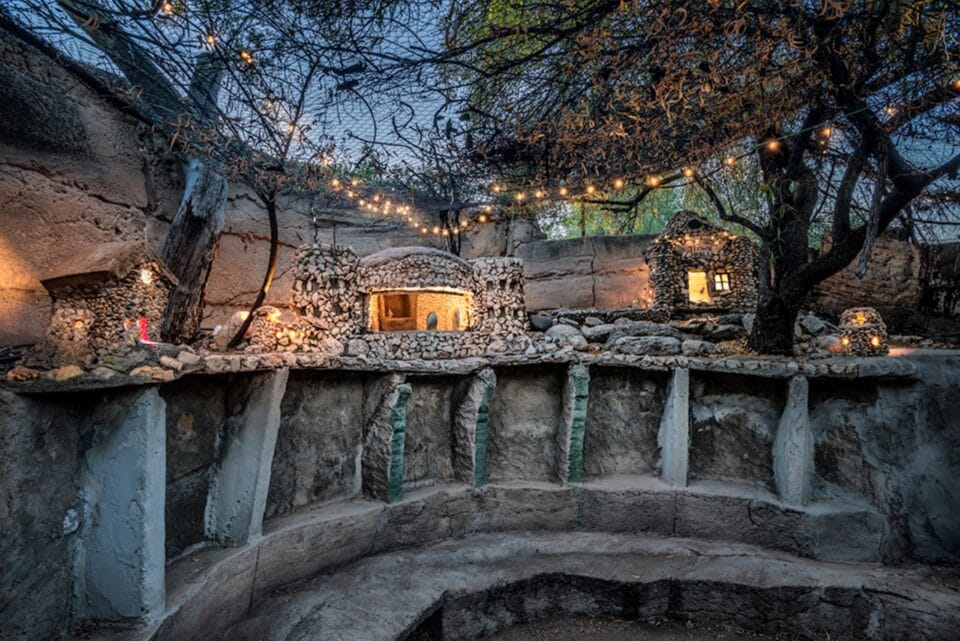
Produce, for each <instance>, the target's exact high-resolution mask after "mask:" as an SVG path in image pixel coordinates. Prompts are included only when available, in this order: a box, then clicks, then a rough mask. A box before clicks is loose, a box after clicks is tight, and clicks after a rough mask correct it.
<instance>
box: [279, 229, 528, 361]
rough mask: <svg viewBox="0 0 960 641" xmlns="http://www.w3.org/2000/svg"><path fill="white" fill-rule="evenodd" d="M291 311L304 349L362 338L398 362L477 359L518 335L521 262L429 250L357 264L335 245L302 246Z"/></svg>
mask: <svg viewBox="0 0 960 641" xmlns="http://www.w3.org/2000/svg"><path fill="white" fill-rule="evenodd" d="M292 310H293V312H294V315H295V316H296V318H297V321H298V323H299V327H300V328H301V330H300V331H303V332H304V334H305V336H304V340H303V347H304V348H305V349H310V348H320V347H321V345H322V342H323V340H324V339H326V338H334V339H337V340H344V339H352V338H358V337H359V338H362V339H363V340H364V341H365V342H366V343H367V344H368V345H369V347H370V349H371V350H373V351H374V352H376V353H379V354H381V355H387V356H394V357H398V358H419V357H423V358H457V357H464V356H473V355H478V354H482V353H483V352H484V351H485V350H486V349H488V348H489V347H490V345H491V343H492V342H493V341H494V339H495V338H497V337H500V338H503V337H516V336H521V335H523V334H524V330H525V329H526V324H527V313H526V306H525V304H524V296H523V262H522V261H521V260H520V259H519V258H478V259H475V260H471V261H467V260H463V259H462V258H460V257H458V256H455V255H453V254H450V253H448V252H444V251H440V250H437V249H432V248H429V247H397V248H391V249H385V250H383V251H380V252H377V253H375V254H371V255H369V256H364V257H363V258H359V257H358V256H357V255H356V254H355V253H354V252H353V250H351V249H350V248H348V247H343V246H340V245H336V246H333V245H310V246H306V247H302V248H301V249H300V250H299V252H298V254H297V258H296V265H295V268H294V286H293V300H292Z"/></svg>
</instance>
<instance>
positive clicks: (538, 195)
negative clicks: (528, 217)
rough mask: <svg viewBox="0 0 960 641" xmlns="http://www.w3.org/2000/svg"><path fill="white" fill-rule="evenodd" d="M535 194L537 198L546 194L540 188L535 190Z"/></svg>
mask: <svg viewBox="0 0 960 641" xmlns="http://www.w3.org/2000/svg"><path fill="white" fill-rule="evenodd" d="M533 195H534V196H536V197H537V198H543V197H544V196H545V195H546V194H544V193H543V190H542V189H538V190H537V191H535V192H534V194H533Z"/></svg>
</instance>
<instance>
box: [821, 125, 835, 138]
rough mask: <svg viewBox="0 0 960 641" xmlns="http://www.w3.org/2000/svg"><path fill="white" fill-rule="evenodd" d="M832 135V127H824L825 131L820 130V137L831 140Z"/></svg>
mask: <svg viewBox="0 0 960 641" xmlns="http://www.w3.org/2000/svg"><path fill="white" fill-rule="evenodd" d="M832 133H833V129H831V128H830V127H824V128H823V129H821V130H820V135H821V136H823V137H824V138H829V137H830V135H831V134H832Z"/></svg>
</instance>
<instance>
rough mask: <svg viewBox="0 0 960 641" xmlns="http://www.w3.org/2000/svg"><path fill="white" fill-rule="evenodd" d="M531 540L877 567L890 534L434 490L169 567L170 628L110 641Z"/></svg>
mask: <svg viewBox="0 0 960 641" xmlns="http://www.w3.org/2000/svg"><path fill="white" fill-rule="evenodd" d="M526 531H538V532H569V531H581V532H583V531H586V532H608V533H610V532H612V533H621V532H628V533H636V532H644V533H648V534H652V535H655V536H661V537H676V536H680V537H691V536H697V537H701V538H706V539H713V540H725V541H734V542H737V543H742V544H751V545H758V546H762V547H763V548H766V549H777V550H781V551H784V552H787V553H792V554H798V555H800V556H805V557H813V558H821V559H833V560H844V561H871V562H873V561H879V560H880V559H881V557H882V544H883V541H884V538H885V535H886V526H885V523H884V521H883V519H882V518H881V517H880V515H878V514H877V513H876V512H874V511H873V510H871V509H870V508H865V507H859V506H849V505H840V504H834V503H814V504H811V505H809V506H806V507H804V508H798V507H792V506H788V505H785V504H783V503H781V502H780V501H779V500H778V499H777V498H776V497H775V496H773V495H772V494H770V493H769V492H767V491H764V490H761V489H758V488H755V487H752V486H746V485H733V484H725V483H694V484H692V485H691V486H689V487H687V488H683V489H678V488H674V487H671V486H668V485H666V484H664V483H662V482H661V481H659V480H658V479H655V478H651V477H611V478H604V479H600V480H593V481H588V482H586V483H584V484H583V485H582V486H580V487H571V486H561V485H557V484H551V483H543V482H522V481H514V482H507V483H492V484H490V485H488V486H486V487H484V488H482V489H474V488H469V487H467V486H465V485H443V486H433V487H428V488H422V489H420V490H417V491H414V492H411V493H409V494H408V495H407V496H406V497H404V498H402V499H400V500H399V501H397V502H396V503H393V504H389V505H387V504H385V503H380V502H375V501H369V500H363V499H358V500H352V501H346V502H342V503H334V504H330V505H326V506H324V507H320V508H316V509H313V510H305V511H302V512H298V513H295V514H289V515H285V516H283V517H278V518H276V519H273V520H270V521H268V522H267V523H265V524H264V534H263V537H262V538H260V539H257V540H255V541H253V542H251V543H250V544H248V545H246V546H244V547H239V548H208V549H204V550H199V551H196V552H194V553H192V554H189V555H187V556H185V557H183V558H181V559H180V560H179V561H177V562H175V563H173V564H172V565H170V566H169V567H168V572H167V586H168V593H167V603H168V610H167V613H166V615H165V616H164V618H163V620H162V621H158V622H156V624H154V625H153V626H149V627H147V628H142V629H140V630H136V631H132V632H131V631H129V630H128V631H126V632H125V634H126V635H129V636H124V635H122V634H121V635H119V636H113V635H109V634H107V635H105V636H103V637H102V638H104V639H106V638H110V639H128V638H129V639H138V640H145V639H151V640H156V641H160V640H172V639H186V638H193V637H194V634H195V632H196V631H198V630H204V631H205V635H206V636H211V637H212V636H213V635H214V632H216V633H219V632H220V631H222V630H224V629H225V628H226V627H227V626H228V625H230V624H232V623H233V622H234V621H236V620H238V619H240V618H241V617H242V616H244V615H245V613H246V612H247V610H248V608H249V607H250V605H251V604H253V603H256V602H258V601H260V600H261V599H263V598H264V597H265V596H266V595H268V594H269V593H271V592H273V591H274V590H276V589H278V588H280V587H282V586H285V585H288V584H291V583H295V582H299V581H303V580H306V579H309V578H311V577H313V576H316V575H318V574H320V573H323V572H325V571H328V570H329V569H330V568H334V567H339V566H342V565H343V564H345V563H350V562H354V561H357V560H359V559H362V558H364V557H367V556H371V555H375V554H381V553H385V552H391V551H394V550H397V549H403V548H409V547H418V546H423V545H430V544H434V543H437V542H440V541H444V540H447V539H460V538H463V537H466V536H473V535H476V534H482V533H506V532H526ZM756 549H759V548H756ZM238 595H243V596H242V598H238Z"/></svg>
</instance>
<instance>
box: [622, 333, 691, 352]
mask: <svg viewBox="0 0 960 641" xmlns="http://www.w3.org/2000/svg"><path fill="white" fill-rule="evenodd" d="M612 347H613V348H614V349H616V350H618V351H620V352H623V353H624V354H635V355H638V356H664V355H670V354H679V353H680V341H678V340H677V339H676V338H672V337H670V336H623V337H622V338H618V339H616V340H615V341H613V345H612Z"/></svg>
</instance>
